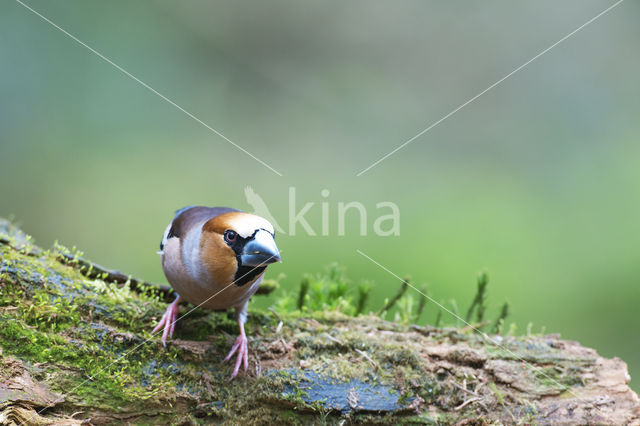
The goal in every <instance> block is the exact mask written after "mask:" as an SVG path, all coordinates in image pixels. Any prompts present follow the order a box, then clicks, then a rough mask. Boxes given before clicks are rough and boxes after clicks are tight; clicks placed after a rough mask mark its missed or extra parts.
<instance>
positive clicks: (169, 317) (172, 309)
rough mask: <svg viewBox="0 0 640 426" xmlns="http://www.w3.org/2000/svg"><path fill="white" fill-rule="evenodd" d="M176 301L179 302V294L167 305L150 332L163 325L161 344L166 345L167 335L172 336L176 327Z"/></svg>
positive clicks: (154, 331) (153, 332)
mask: <svg viewBox="0 0 640 426" xmlns="http://www.w3.org/2000/svg"><path fill="white" fill-rule="evenodd" d="M178 303H180V295H178V297H176V300H174V301H173V302H172V303H171V304H170V305H169V307H168V308H167V310H166V311H165V312H164V315H162V318H161V319H160V322H159V323H158V325H156V327H155V328H154V329H153V331H152V332H151V333H152V334H155V333H156V332H157V331H158V330H160V329H161V328H162V327H163V326H164V331H163V332H162V339H161V340H162V345H163V346H167V337H169V338H170V337H171V336H173V329H174V328H175V327H176V321H177V320H176V318H177V317H178V309H179V307H178Z"/></svg>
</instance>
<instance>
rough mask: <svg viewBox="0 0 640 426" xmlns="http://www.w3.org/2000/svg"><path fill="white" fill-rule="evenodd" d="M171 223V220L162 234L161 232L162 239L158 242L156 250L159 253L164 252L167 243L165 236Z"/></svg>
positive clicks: (167, 234)
mask: <svg viewBox="0 0 640 426" xmlns="http://www.w3.org/2000/svg"><path fill="white" fill-rule="evenodd" d="M171 225H173V221H171V222H170V223H169V225H167V228H166V229H165V230H164V234H162V241H161V242H160V251H158V252H156V253H157V254H159V255H163V254H164V246H165V245H166V244H167V237H168V236H169V231H170V230H171Z"/></svg>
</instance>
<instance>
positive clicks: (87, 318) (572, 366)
mask: <svg viewBox="0 0 640 426" xmlns="http://www.w3.org/2000/svg"><path fill="white" fill-rule="evenodd" d="M266 288H271V289H273V288H274V286H273V285H272V283H271V285H269V284H268V285H267V286H266ZM171 297H172V294H171V290H170V288H168V287H158V286H154V285H152V284H149V283H145V282H143V281H141V280H136V279H132V278H130V277H126V276H125V275H123V274H121V273H119V272H116V271H109V270H107V269H105V268H103V267H100V266H98V265H95V264H92V263H91V262H88V261H86V260H84V259H82V258H81V257H80V256H78V255H77V254H74V253H71V252H69V251H68V250H65V249H63V248H61V247H56V248H54V249H52V250H42V249H40V248H38V247H37V246H35V245H34V244H33V243H32V242H31V240H30V239H29V238H28V237H27V236H26V235H25V234H23V233H22V232H21V231H20V230H18V229H17V228H15V227H14V226H13V225H11V224H10V223H9V222H7V221H2V220H0V424H13V423H15V424H38V425H44V424H81V423H83V422H84V423H85V424H104V423H118V424H121V423H145V424H146V423H151V424H167V423H174V424H175V423H178V424H197V423H207V422H224V423H233V424H236V423H238V424H244V423H255V424H263V423H277V424H284V423H305V424H306V423H341V422H343V421H346V422H348V423H350V422H353V423H398V422H405V423H418V424H422V423H425V424H434V423H437V424H476V423H480V424H482V423H492V422H493V423H508V424H512V423H540V424H548V423H569V424H585V423H604V424H640V411H639V410H640V408H639V407H640V403H639V401H638V396H637V395H636V394H635V393H634V392H633V391H632V390H631V389H630V388H629V386H628V382H629V376H628V373H627V367H626V365H625V363H624V362H623V361H621V360H620V359H618V358H613V359H606V358H602V357H600V356H599V355H598V354H597V353H596V351H595V350H593V349H588V348H584V347H582V346H581V345H580V344H579V343H577V342H570V341H564V340H560V339H559V338H558V336H549V335H546V336H542V335H536V336H523V337H508V336H498V335H494V336H487V335H485V334H483V333H478V332H475V331H473V330H471V329H469V330H466V329H454V328H435V327H419V326H415V325H414V326H404V325H400V324H397V323H393V322H388V321H384V320H382V319H380V318H379V317H377V316H375V315H369V316H358V317H349V316H345V315H342V314H340V313H338V312H315V313H312V314H305V315H302V314H301V313H299V312H293V313H278V314H276V313H273V312H260V311H257V310H253V311H251V315H250V320H249V322H248V324H247V332H248V335H249V337H250V367H249V371H248V372H247V373H246V374H244V375H242V374H241V375H240V376H239V377H238V378H236V379H235V380H234V381H232V382H229V381H228V378H229V376H230V374H231V368H232V366H230V365H228V364H223V363H222V362H221V360H222V358H223V357H224V355H225V354H226V351H228V350H229V348H230V346H231V343H232V340H233V338H232V336H233V335H235V334H236V333H237V330H236V327H237V326H236V325H235V323H234V321H233V320H232V319H231V317H229V316H227V315H226V314H224V313H208V312H205V311H202V310H200V309H196V310H194V311H192V312H191V311H190V310H191V308H192V307H191V306H188V307H186V308H184V307H183V309H182V312H181V315H185V316H184V318H183V319H181V320H180V321H179V322H178V323H177V326H176V332H175V338H174V340H172V341H170V342H168V344H167V347H166V348H164V347H163V346H162V344H161V343H160V342H159V339H158V336H153V335H151V333H150V330H151V329H152V328H153V326H154V325H155V323H156V321H157V320H158V319H159V318H160V316H161V315H162V313H163V311H164V309H165V307H166V302H167V301H168V300H170V299H171Z"/></svg>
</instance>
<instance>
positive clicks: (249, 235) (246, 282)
mask: <svg viewBox="0 0 640 426" xmlns="http://www.w3.org/2000/svg"><path fill="white" fill-rule="evenodd" d="M158 253H159V254H160V255H161V261H162V270H163V272H164V274H165V276H166V278H167V280H168V281H169V283H170V284H171V286H172V287H173V289H174V290H175V291H176V299H175V300H174V301H173V302H172V303H171V304H170V305H169V306H168V307H167V310H166V311H165V313H164V314H163V316H162V318H161V319H160V321H159V322H158V325H156V327H155V328H154V329H153V331H152V333H153V334H155V333H156V332H158V331H159V330H161V329H163V328H164V330H163V333H162V338H161V341H162V344H163V345H164V346H166V341H167V338H171V337H172V336H173V331H174V328H175V324H176V321H177V316H178V312H179V303H180V302H182V301H187V302H189V303H192V304H194V305H196V306H197V307H203V308H206V309H211V310H228V309H230V308H234V309H235V318H236V321H237V323H238V327H239V328H240V334H239V336H238V338H237V339H236V340H235V342H234V344H233V346H232V347H231V351H230V352H229V354H228V355H227V356H226V357H225V358H224V362H226V361H228V360H230V359H231V357H232V356H233V355H234V354H236V361H235V365H234V368H233V372H232V374H231V380H233V379H234V378H235V377H236V376H237V374H238V371H239V369H240V366H241V364H242V365H243V366H244V371H245V372H246V371H247V368H248V364H249V347H248V340H247V336H246V333H245V330H244V324H245V323H246V321H247V307H248V304H249V299H250V298H251V296H253V294H254V293H255V292H256V291H257V290H258V287H259V286H260V283H261V282H262V278H263V277H264V273H265V270H266V268H267V266H268V265H270V264H272V263H275V262H281V261H282V259H281V257H280V252H279V251H278V247H277V246H276V243H275V232H274V228H273V226H272V225H271V223H270V222H269V221H268V220H266V219H264V218H263V217H260V216H257V215H254V214H251V213H245V212H243V211H241V210H238V209H234V208H230V207H204V206H189V207H185V208H182V209H180V210H178V211H176V212H175V216H174V218H173V220H172V221H171V222H170V223H169V225H168V226H167V227H166V229H165V231H164V234H163V235H162V241H161V243H160V251H159V252H158Z"/></svg>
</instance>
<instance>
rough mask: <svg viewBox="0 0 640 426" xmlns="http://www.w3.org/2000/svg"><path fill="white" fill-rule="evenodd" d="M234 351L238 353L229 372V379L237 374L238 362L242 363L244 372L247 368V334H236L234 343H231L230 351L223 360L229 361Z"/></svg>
mask: <svg viewBox="0 0 640 426" xmlns="http://www.w3.org/2000/svg"><path fill="white" fill-rule="evenodd" d="M236 352H237V353H238V354H237V355H236V364H235V366H234V367H233V373H231V379H229V380H233V379H234V378H235V377H236V376H237V375H238V371H239V370H240V364H242V365H244V371H245V373H246V372H247V369H248V368H249V342H248V341H247V336H245V335H244V334H241V335H240V336H238V338H237V339H236V341H235V343H234V344H233V347H232V348H231V351H230V352H229V355H227V357H226V358H225V359H224V361H223V362H227V361H229V360H230V359H231V357H232V356H233V354H234V353H236Z"/></svg>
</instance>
